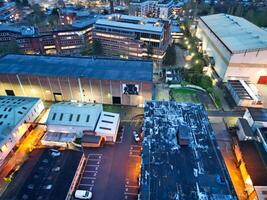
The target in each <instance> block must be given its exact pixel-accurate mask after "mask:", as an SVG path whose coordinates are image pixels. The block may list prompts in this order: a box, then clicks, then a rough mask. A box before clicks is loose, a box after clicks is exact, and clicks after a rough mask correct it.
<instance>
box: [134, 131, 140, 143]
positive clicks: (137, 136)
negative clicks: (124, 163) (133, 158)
mask: <svg viewBox="0 0 267 200" xmlns="http://www.w3.org/2000/svg"><path fill="white" fill-rule="evenodd" d="M133 136H134V140H135V141H136V142H139V141H140V137H139V135H138V133H137V132H136V131H133Z"/></svg>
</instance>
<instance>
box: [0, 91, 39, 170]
mask: <svg viewBox="0 0 267 200" xmlns="http://www.w3.org/2000/svg"><path fill="white" fill-rule="evenodd" d="M43 109H44V105H43V103H42V101H41V100H40V99H38V98H28V97H12V96H0V166H1V165H2V164H3V163H4V162H5V159H6V158H7V157H8V155H9V153H10V152H11V151H12V149H13V148H14V147H15V145H16V144H18V143H20V142H21V140H22V139H23V137H24V136H25V133H27V131H28V130H30V129H31V128H32V125H31V122H34V121H35V120H36V118H37V117H38V116H39V115H40V113H41V112H42V111H43ZM25 122H28V123H25Z"/></svg>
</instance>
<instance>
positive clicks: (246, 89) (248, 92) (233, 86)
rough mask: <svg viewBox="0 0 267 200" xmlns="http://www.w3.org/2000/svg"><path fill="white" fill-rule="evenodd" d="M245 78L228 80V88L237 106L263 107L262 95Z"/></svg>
mask: <svg viewBox="0 0 267 200" xmlns="http://www.w3.org/2000/svg"><path fill="white" fill-rule="evenodd" d="M252 86H253V85H250V84H248V83H247V82H246V81H244V80H228V82H227V88H228V90H229V92H230V93H231V95H232V97H233V99H234V101H235V103H236V105H237V106H242V107H255V108H261V107H263V103H262V100H261V97H260V96H259V94H258V92H257V90H256V88H255V87H252Z"/></svg>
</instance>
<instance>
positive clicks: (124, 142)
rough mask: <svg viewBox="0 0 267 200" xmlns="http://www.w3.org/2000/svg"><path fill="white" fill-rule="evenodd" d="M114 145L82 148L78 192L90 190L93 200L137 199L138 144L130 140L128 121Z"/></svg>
mask: <svg viewBox="0 0 267 200" xmlns="http://www.w3.org/2000/svg"><path fill="white" fill-rule="evenodd" d="M121 125H122V126H123V127H124V132H123V134H122V137H121V138H119V139H118V141H117V142H116V143H115V144H105V145H104V146H103V147H102V148H84V153H85V155H86V157H87V160H86V165H85V169H84V171H83V172H82V175H81V179H80V181H79V184H78V189H83V190H90V191H92V193H93V196H94V197H93V198H94V200H105V199H109V200H118V199H137V194H138V188H139V184H138V179H137V178H138V176H139V173H140V172H139V171H138V169H140V162H141V157H140V152H141V145H140V143H139V144H138V143H136V142H135V141H134V138H133V135H132V130H133V128H132V127H131V126H130V122H124V123H122V124H121Z"/></svg>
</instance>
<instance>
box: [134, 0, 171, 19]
mask: <svg viewBox="0 0 267 200" xmlns="http://www.w3.org/2000/svg"><path fill="white" fill-rule="evenodd" d="M172 10H173V1H172V0H134V1H131V2H130V6H129V14H130V15H134V16H141V17H147V16H150V17H156V18H161V19H169V18H170V17H171V16H172Z"/></svg>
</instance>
